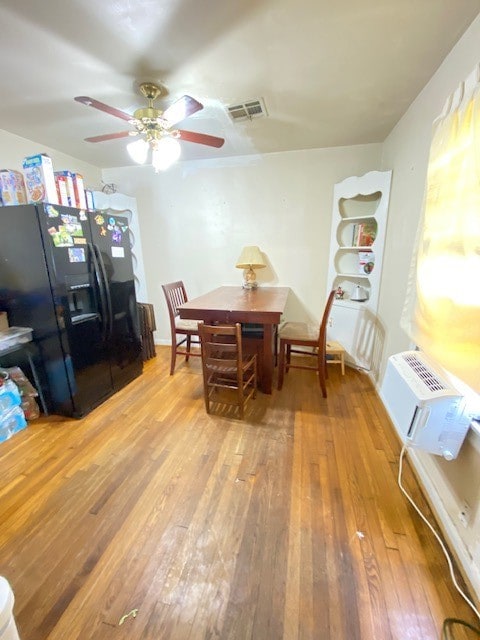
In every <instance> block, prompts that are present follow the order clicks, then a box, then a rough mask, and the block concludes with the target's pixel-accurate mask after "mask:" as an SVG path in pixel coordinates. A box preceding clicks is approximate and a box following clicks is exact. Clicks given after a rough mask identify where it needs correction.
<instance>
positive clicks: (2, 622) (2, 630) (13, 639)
mask: <svg viewBox="0 0 480 640" xmlns="http://www.w3.org/2000/svg"><path fill="white" fill-rule="evenodd" d="M13 603H14V597H13V591H12V589H11V587H10V585H9V583H8V580H7V579H6V578H4V577H3V576H0V640H20V638H19V636H18V631H17V626H16V624H15V620H14V618H13Z"/></svg>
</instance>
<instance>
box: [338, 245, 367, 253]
mask: <svg viewBox="0 0 480 640" xmlns="http://www.w3.org/2000/svg"><path fill="white" fill-rule="evenodd" d="M374 245H375V243H373V244H369V245H368V246H365V247H354V246H353V245H352V246H350V247H347V246H346V245H338V251H371V252H372V253H374Z"/></svg>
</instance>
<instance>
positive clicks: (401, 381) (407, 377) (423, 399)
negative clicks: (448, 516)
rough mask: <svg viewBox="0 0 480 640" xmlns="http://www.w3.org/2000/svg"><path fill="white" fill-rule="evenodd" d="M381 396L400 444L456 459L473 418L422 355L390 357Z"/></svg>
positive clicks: (447, 458) (457, 392) (457, 396)
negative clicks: (400, 441)
mask: <svg viewBox="0 0 480 640" xmlns="http://www.w3.org/2000/svg"><path fill="white" fill-rule="evenodd" d="M380 397H381V398H382V401H383V403H384V405H385V407H386V408H387V411H388V413H389V414H390V418H391V420H392V422H393V424H394V425H395V428H396V429H397V431H398V434H399V436H400V438H401V440H402V442H403V443H405V444H406V445H408V446H410V447H416V448H417V449H421V450H422V451H427V452H428V453H433V454H435V455H439V456H443V457H444V458H445V459H446V460H453V459H454V458H456V457H457V455H458V452H459V451H460V447H461V446H462V444H463V441H464V439H465V436H466V435H467V431H468V428H469V426H470V423H471V421H472V415H471V414H469V413H468V411H467V403H466V400H465V397H464V396H463V395H462V394H461V393H460V392H459V391H457V390H456V389H454V388H453V387H452V386H451V385H450V384H448V383H447V382H446V381H445V380H444V379H442V378H441V374H440V373H439V372H438V371H437V370H436V369H435V365H434V364H433V363H432V362H430V361H429V360H428V358H427V356H426V355H425V354H424V353H423V352H421V351H404V352H403V353H397V354H395V355H393V356H390V358H389V359H388V363H387V368H386V371H385V376H384V378H383V383H382V387H381V390H380Z"/></svg>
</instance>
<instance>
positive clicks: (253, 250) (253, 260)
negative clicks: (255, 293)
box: [235, 247, 267, 289]
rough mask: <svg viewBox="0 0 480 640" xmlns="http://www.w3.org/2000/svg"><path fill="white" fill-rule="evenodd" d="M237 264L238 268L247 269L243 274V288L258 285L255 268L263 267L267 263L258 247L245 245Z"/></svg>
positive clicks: (254, 287) (251, 287)
mask: <svg viewBox="0 0 480 640" xmlns="http://www.w3.org/2000/svg"><path fill="white" fill-rule="evenodd" d="M235 266H236V267H237V269H244V270H245V273H244V274H243V288H244V289H256V288H257V286H258V285H257V282H256V277H257V276H256V275H255V271H254V269H262V268H263V267H266V266H267V265H266V264H265V260H264V259H263V256H262V252H261V251H260V249H259V248H258V247H243V250H242V253H241V254H240V257H239V258H238V260H237V264H236V265H235Z"/></svg>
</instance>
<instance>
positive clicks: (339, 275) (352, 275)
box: [336, 273, 370, 280]
mask: <svg viewBox="0 0 480 640" xmlns="http://www.w3.org/2000/svg"><path fill="white" fill-rule="evenodd" d="M336 277H337V278H365V279H367V280H369V279H370V276H369V275H367V274H363V273H337V274H336Z"/></svg>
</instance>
